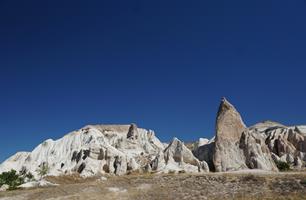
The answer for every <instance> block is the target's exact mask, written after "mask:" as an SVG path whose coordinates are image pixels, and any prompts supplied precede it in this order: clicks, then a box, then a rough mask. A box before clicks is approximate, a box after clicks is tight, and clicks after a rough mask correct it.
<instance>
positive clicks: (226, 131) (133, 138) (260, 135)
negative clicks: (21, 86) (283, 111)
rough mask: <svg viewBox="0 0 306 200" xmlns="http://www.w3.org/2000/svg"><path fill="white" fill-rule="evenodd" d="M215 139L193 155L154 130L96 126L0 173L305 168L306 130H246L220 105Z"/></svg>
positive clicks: (23, 156) (269, 126) (262, 126)
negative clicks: (163, 140)
mask: <svg viewBox="0 0 306 200" xmlns="http://www.w3.org/2000/svg"><path fill="white" fill-rule="evenodd" d="M215 132H216V134H215V137H214V138H213V139H211V140H207V139H204V138H201V139H199V142H197V143H196V145H193V146H194V147H195V149H193V151H191V150H190V149H188V148H187V147H186V146H185V144H184V142H182V141H180V140H179V139H177V138H174V139H173V141H172V142H170V144H163V143H161V142H160V141H159V139H158V138H157V137H156V136H155V133H154V132H153V131H152V130H146V129H142V128H138V127H137V125H136V124H131V125H94V126H86V127H84V128H82V129H80V130H77V131H74V132H71V133H69V134H67V135H65V136H64V137H63V138H61V139H58V140H56V141H54V140H51V139H49V140H46V141H44V142H43V143H42V144H40V145H38V146H37V147H36V148H35V149H34V150H33V151H32V152H19V153H17V154H15V155H14V156H12V157H11V158H9V159H7V160H6V161H5V162H4V163H2V164H1V165H0V173H1V172H4V171H9V170H11V169H15V170H16V171H20V170H27V171H29V172H31V173H33V174H34V176H36V177H37V176H38V171H39V169H40V168H41V167H42V166H43V167H46V166H47V168H48V173H47V175H52V176H58V175H65V174H73V173H79V174H81V175H82V176H85V177H87V176H93V175H99V174H105V173H109V174H116V175H124V174H128V173H133V172H137V173H147V172H161V173H168V172H182V171H184V172H189V173H204V172H209V171H216V172H226V171H238V170H243V169H262V170H268V171H278V169H277V167H276V165H275V162H279V161H283V162H287V163H289V164H290V165H292V166H293V167H295V168H297V169H300V168H303V167H305V162H306V126H293V127H287V126H284V125H282V124H279V123H275V122H271V121H266V122H263V123H258V124H256V125H254V126H251V127H249V128H247V127H246V125H245V124H244V122H243V120H242V118H241V115H240V114H239V112H238V111H237V110H236V109H235V107H234V106H233V105H232V104H231V103H229V102H228V101H227V100H226V99H222V101H221V104H220V107H219V110H218V114H217V118H216V129H215Z"/></svg>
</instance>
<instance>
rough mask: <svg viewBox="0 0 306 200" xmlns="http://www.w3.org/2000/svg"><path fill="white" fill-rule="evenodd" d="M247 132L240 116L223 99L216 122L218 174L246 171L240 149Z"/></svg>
mask: <svg viewBox="0 0 306 200" xmlns="http://www.w3.org/2000/svg"><path fill="white" fill-rule="evenodd" d="M245 130H246V126H245V124H244V122H243V121H242V118H241V116H240V114H239V113H238V112H237V110H236V109H235V107H234V106H233V105H231V104H230V103H229V102H228V101H227V100H226V99H225V98H224V99H222V101H221V104H220V107H219V111H218V115H217V122H216V140H215V147H214V152H213V154H214V155H213V163H214V166H215V170H216V172H224V171H233V170H239V169H246V168H247V166H246V164H245V157H244V154H243V151H242V149H240V148H239V143H240V138H241V135H242V133H243V132H244V131H245Z"/></svg>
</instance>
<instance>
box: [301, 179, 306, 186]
mask: <svg viewBox="0 0 306 200" xmlns="http://www.w3.org/2000/svg"><path fill="white" fill-rule="evenodd" d="M300 184H301V185H303V186H304V187H306V179H304V180H301V181H300Z"/></svg>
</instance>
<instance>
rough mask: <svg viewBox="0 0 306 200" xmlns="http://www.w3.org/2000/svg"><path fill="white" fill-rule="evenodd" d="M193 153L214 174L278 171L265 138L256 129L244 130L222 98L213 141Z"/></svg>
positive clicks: (241, 121)
mask: <svg viewBox="0 0 306 200" xmlns="http://www.w3.org/2000/svg"><path fill="white" fill-rule="evenodd" d="M258 128H260V129H263V128H264V126H260V127H258ZM193 153H194V155H195V156H196V157H197V158H198V159H199V160H201V161H206V162H207V163H208V165H209V167H210V169H211V170H214V171H216V172H226V171H237V170H243V169H261V170H270V171H277V170H278V169H277V167H276V165H275V163H274V160H273V159H272V157H271V152H270V149H269V148H268V146H267V145H266V136H265V135H264V134H260V133H258V131H257V129H254V128H247V127H246V126H245V124H244V122H243V120H242V118H241V116H240V114H239V112H238V111H237V110H236V109H235V107H234V106H233V105H232V104H230V103H229V102H228V101H227V100H226V99H222V102H221V104H220V107H219V111H218V115H217V120H216V136H215V138H214V139H213V140H211V141H210V142H208V143H207V144H204V145H202V146H200V147H198V148H197V149H196V150H194V152H193ZM297 162H298V161H297Z"/></svg>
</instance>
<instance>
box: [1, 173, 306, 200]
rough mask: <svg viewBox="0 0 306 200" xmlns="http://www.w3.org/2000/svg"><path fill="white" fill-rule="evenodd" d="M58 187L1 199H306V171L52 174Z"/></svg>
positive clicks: (12, 193)
mask: <svg viewBox="0 0 306 200" xmlns="http://www.w3.org/2000/svg"><path fill="white" fill-rule="evenodd" d="M48 180H49V181H51V182H53V183H58V184H60V185H59V186H57V187H49V188H34V189H27V190H16V191H8V192H0V199H1V200H35V199H39V200H47V199H48V200H62V199H65V200H70V199H71V200H77V199H78V200H91V199H99V200H100V199H102V200H104V199H105V200H109V199H123V200H129V199H131V200H145V199H162V200H168V199H169V200H170V199H186V200H190V199H216V200H217V199H222V200H225V199H238V200H257V199H258V200H265V199H271V200H272V199H273V200H277V199H289V200H290V199H291V200H297V199H306V173H305V172H299V173H296V172H294V173H293V172H292V173H277V174H272V173H271V174H265V173H252V174H250V173H239V174H238V173H222V174H221V173H220V174H214V173H210V174H202V175H194V174H179V175H174V174H160V175H158V174H147V175H127V176H120V177H116V176H114V177H108V180H107V181H102V180H100V179H98V178H90V179H82V178H80V177H78V176H70V177H48Z"/></svg>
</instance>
